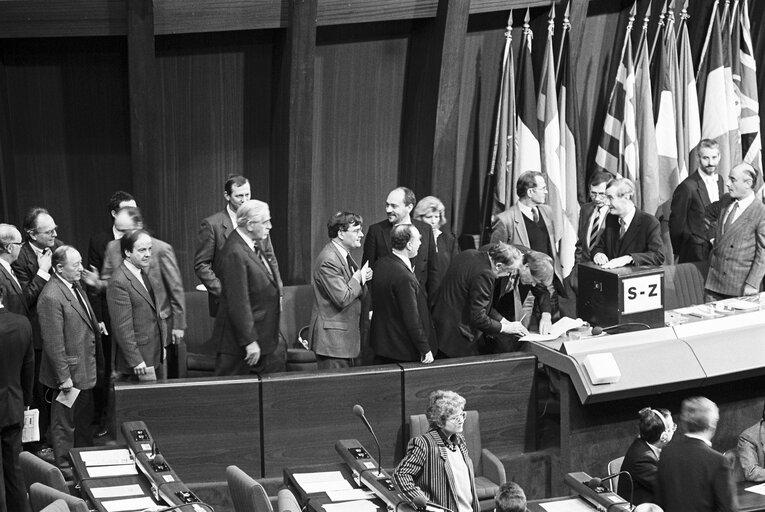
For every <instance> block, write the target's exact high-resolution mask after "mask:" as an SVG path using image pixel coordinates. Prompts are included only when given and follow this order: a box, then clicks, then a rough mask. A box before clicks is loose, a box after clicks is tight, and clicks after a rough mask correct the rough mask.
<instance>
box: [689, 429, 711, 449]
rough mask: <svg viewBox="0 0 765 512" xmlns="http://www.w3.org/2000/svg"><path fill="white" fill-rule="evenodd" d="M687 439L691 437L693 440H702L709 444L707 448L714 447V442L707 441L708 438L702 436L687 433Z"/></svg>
mask: <svg viewBox="0 0 765 512" xmlns="http://www.w3.org/2000/svg"><path fill="white" fill-rule="evenodd" d="M685 437H690V438H691V439H700V440H701V441H704V442H705V443H706V444H707V446H709V447H710V448H711V447H712V442H711V441H710V440H709V439H707V438H706V437H704V436H702V435H700V434H688V433H686V434H685Z"/></svg>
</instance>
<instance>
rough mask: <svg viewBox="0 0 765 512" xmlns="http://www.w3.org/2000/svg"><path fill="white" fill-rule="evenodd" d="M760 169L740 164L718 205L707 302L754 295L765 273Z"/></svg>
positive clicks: (707, 283) (706, 288) (708, 277)
mask: <svg viewBox="0 0 765 512" xmlns="http://www.w3.org/2000/svg"><path fill="white" fill-rule="evenodd" d="M756 181H757V172H756V171H755V170H754V168H753V167H752V166H751V165H749V164H746V163H741V164H739V165H737V166H735V167H734V168H733V169H731V170H730V173H729V174H728V182H727V188H728V194H727V195H726V196H724V197H723V198H722V199H721V200H720V203H719V205H712V206H710V209H712V207H713V206H717V207H719V209H720V216H719V222H717V227H716V229H715V237H714V242H713V246H712V252H711V256H710V261H709V273H708V274H707V281H706V284H705V285H704V287H705V295H706V299H707V300H708V301H713V300H719V299H725V298H729V297H738V296H741V295H755V294H757V293H758V292H759V291H760V283H761V282H762V278H763V276H764V275H765V205H763V204H762V203H761V202H759V201H757V200H756V198H755V195H754V188H753V187H754V184H755V183H756Z"/></svg>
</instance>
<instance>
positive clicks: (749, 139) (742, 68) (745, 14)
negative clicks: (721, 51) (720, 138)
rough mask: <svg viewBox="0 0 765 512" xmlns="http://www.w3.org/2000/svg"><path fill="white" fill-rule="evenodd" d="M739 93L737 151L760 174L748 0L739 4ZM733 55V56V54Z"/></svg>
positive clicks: (754, 64) (756, 99)
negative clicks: (738, 142)
mask: <svg viewBox="0 0 765 512" xmlns="http://www.w3.org/2000/svg"><path fill="white" fill-rule="evenodd" d="M739 30H740V32H739V33H740V37H739V40H738V41H739V47H738V63H739V73H740V77H739V86H738V89H739V93H740V98H741V119H740V121H739V129H740V130H741V150H742V154H743V158H744V161H745V162H747V163H749V164H751V165H752V166H753V167H754V168H755V169H757V171H758V172H759V175H760V176H762V136H761V134H760V101H759V95H758V93H757V63H756V62H755V60H754V45H753V44H752V31H751V28H750V24H749V0H741V4H740V5H739ZM734 58H735V57H734Z"/></svg>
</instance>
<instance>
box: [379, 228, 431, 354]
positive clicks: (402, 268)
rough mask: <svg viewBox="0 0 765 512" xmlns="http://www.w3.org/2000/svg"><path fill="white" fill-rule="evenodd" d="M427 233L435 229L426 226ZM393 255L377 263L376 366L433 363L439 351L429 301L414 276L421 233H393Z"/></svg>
mask: <svg viewBox="0 0 765 512" xmlns="http://www.w3.org/2000/svg"><path fill="white" fill-rule="evenodd" d="M426 229H427V231H426V233H428V235H430V236H433V235H432V230H431V229H430V227H429V226H426ZM390 238H391V247H392V249H393V254H391V255H389V256H384V257H382V258H380V259H379V260H378V261H377V265H376V269H375V283H374V286H372V302H373V303H374V305H375V309H374V314H373V315H372V326H371V329H370V340H371V343H372V350H374V353H375V364H386V363H392V362H399V361H420V362H422V363H426V364H427V363H432V362H433V359H434V356H433V354H435V353H436V352H437V351H438V345H437V343H436V338H435V333H434V331H433V325H432V323H431V321H430V313H429V311H428V302H427V297H426V296H425V292H424V290H423V289H422V286H421V285H420V283H419V282H418V281H417V278H416V277H415V276H414V269H413V268H412V263H411V259H412V258H413V257H414V256H415V255H416V254H417V250H418V249H420V244H421V241H420V239H421V235H420V232H419V230H418V229H417V228H416V227H415V226H412V225H410V224H399V225H397V226H394V227H393V229H392V230H391V237H390Z"/></svg>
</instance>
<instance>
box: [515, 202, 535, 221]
mask: <svg viewBox="0 0 765 512" xmlns="http://www.w3.org/2000/svg"><path fill="white" fill-rule="evenodd" d="M536 207H537V205H534V206H527V205H525V204H523V203H520V202H519V203H518V208H520V209H521V213H522V214H523V215H525V216H526V218H527V219H529V220H534V208H536ZM537 212H539V209H538V208H537Z"/></svg>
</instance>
